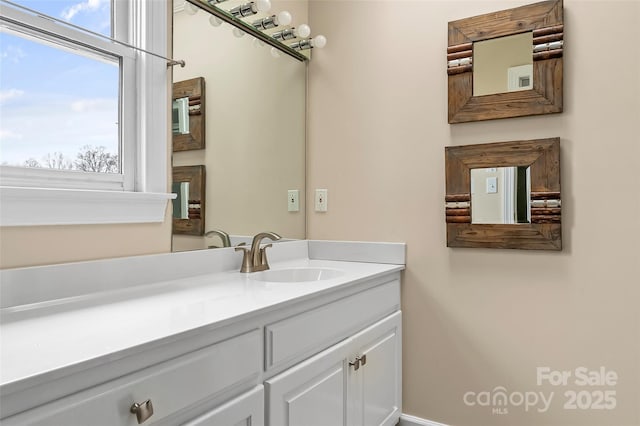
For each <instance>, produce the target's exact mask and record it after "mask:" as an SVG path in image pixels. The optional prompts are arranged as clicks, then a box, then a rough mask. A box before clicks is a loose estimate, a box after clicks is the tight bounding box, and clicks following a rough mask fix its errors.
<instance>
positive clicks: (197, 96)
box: [172, 77, 206, 152]
mask: <svg viewBox="0 0 640 426" xmlns="http://www.w3.org/2000/svg"><path fill="white" fill-rule="evenodd" d="M172 98H173V100H174V101H175V100H176V99H180V98H189V133H187V134H174V135H173V152H177V151H190V150H194V149H204V147H205V121H206V120H205V85H204V78H203V77H196V78H192V79H190V80H184V81H178V82H175V83H173V95H172Z"/></svg>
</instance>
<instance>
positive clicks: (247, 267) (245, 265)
mask: <svg viewBox="0 0 640 426" xmlns="http://www.w3.org/2000/svg"><path fill="white" fill-rule="evenodd" d="M245 245H246V244H245V243H240V244H238V246H237V247H235V248H234V250H235V251H241V252H243V254H242V267H240V272H252V270H253V268H252V264H251V255H250V252H251V250H250V249H249V248H248V247H244V246H245Z"/></svg>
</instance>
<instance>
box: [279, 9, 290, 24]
mask: <svg viewBox="0 0 640 426" xmlns="http://www.w3.org/2000/svg"><path fill="white" fill-rule="evenodd" d="M291 19H292V18H291V14H290V13H289V12H287V11H286V10H283V11H282V12H280V13H278V25H289V24H290V23H291Z"/></svg>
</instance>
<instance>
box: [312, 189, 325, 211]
mask: <svg viewBox="0 0 640 426" xmlns="http://www.w3.org/2000/svg"><path fill="white" fill-rule="evenodd" d="M315 204H316V211H317V212H326V211H327V190H326V189H316V203H315Z"/></svg>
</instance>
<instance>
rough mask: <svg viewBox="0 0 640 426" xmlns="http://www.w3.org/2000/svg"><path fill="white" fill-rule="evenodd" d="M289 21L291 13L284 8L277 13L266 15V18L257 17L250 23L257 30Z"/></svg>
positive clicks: (285, 23) (288, 22)
mask: <svg viewBox="0 0 640 426" xmlns="http://www.w3.org/2000/svg"><path fill="white" fill-rule="evenodd" d="M290 23H291V14H290V13H289V12H287V11H286V10H283V11H282V12H280V13H278V14H277V15H271V16H267V17H266V18H262V19H258V20H257V21H254V22H253V23H252V24H251V25H253V26H254V27H256V28H257V29H259V30H268V29H269V28H275V27H277V26H280V25H289V24H290Z"/></svg>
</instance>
